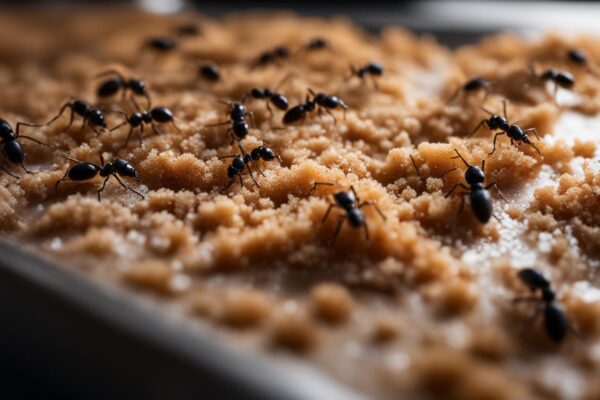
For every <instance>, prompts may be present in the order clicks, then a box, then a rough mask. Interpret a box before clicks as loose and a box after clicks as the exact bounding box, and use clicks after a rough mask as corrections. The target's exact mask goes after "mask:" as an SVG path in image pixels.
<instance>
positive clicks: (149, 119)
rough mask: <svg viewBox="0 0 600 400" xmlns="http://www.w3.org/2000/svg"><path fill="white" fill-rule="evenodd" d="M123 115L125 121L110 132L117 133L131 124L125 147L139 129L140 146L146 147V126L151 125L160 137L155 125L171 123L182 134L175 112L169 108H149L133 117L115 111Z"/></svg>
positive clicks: (135, 113) (133, 114) (132, 115)
mask: <svg viewBox="0 0 600 400" xmlns="http://www.w3.org/2000/svg"><path fill="white" fill-rule="evenodd" d="M115 112H118V113H120V114H122V115H123V116H124V117H125V121H123V122H122V123H120V124H119V125H117V126H115V127H114V128H112V129H111V130H110V131H111V132H112V131H115V130H117V129H119V128H120V127H122V126H123V125H125V124H129V134H128V135H127V140H126V141H125V143H124V144H123V147H125V146H127V144H128V143H129V140H130V139H131V136H132V134H133V130H134V129H135V128H137V127H140V135H139V140H140V146H143V145H144V124H150V126H151V127H152V130H153V131H154V133H155V134H157V135H160V131H159V130H158V128H157V127H156V125H155V123H159V124H167V123H170V124H171V125H172V126H173V128H175V130H176V131H177V132H181V130H180V129H179V127H177V125H176V124H175V118H174V117H173V112H172V111H171V110H170V109H169V108H167V107H162V106H161V107H149V108H148V109H147V110H146V111H136V112H134V113H132V114H131V115H129V116H128V115H127V113H125V112H124V111H115Z"/></svg>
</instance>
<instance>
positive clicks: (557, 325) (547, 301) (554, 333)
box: [513, 268, 576, 343]
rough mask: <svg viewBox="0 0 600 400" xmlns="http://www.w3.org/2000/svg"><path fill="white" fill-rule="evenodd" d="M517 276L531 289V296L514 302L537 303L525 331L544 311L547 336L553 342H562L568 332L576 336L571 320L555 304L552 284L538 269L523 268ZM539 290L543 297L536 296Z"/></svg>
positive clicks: (521, 297)
mask: <svg viewBox="0 0 600 400" xmlns="http://www.w3.org/2000/svg"><path fill="white" fill-rule="evenodd" d="M517 276H518V277H519V279H520V280H521V282H523V283H524V284H525V285H526V286H527V287H528V288H529V290H530V291H531V295H529V296H519V297H516V298H515V299H514V300H513V302H514V303H517V302H521V301H534V302H537V304H536V308H535V311H534V313H533V315H532V316H531V318H530V319H529V321H528V322H527V324H525V326H524V329H523V331H526V330H527V329H528V328H529V327H530V326H531V325H532V324H533V323H534V322H535V320H536V319H537V318H538V317H539V315H540V313H541V312H542V311H544V328H545V329H546V335H548V337H549V338H550V339H552V341H554V342H555V343H560V342H562V341H563V339H564V338H565V336H566V335H567V333H568V331H571V332H572V333H574V334H576V332H575V330H574V329H573V327H572V326H571V324H570V323H569V318H568V317H567V314H566V313H565V311H564V310H563V309H562V307H560V306H559V305H558V304H556V303H555V301H556V293H555V292H554V290H552V288H551V286H550V282H549V281H548V279H546V277H545V276H544V275H543V274H542V272H541V271H539V270H538V269H536V268H523V269H521V270H520V271H519V272H518V275H517ZM538 290H539V291H540V294H541V297H540V296H536V292H537V291H538Z"/></svg>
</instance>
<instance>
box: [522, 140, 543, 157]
mask: <svg viewBox="0 0 600 400" xmlns="http://www.w3.org/2000/svg"><path fill="white" fill-rule="evenodd" d="M525 143H527V144H528V145H530V146H531V147H533V149H534V150H535V151H537V153H538V154H539V155H540V156H541V155H542V153H540V150H539V149H538V148H537V147H536V145H535V144H533V143H531V142H530V141H529V140H528V141H527V142H525Z"/></svg>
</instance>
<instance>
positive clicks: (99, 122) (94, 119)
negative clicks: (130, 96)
mask: <svg viewBox="0 0 600 400" xmlns="http://www.w3.org/2000/svg"><path fill="white" fill-rule="evenodd" d="M88 113H89V115H88V118H89V121H90V123H91V124H92V126H99V127H102V128H106V119H105V118H104V114H103V113H102V111H100V110H99V109H97V108H93V109H91V110H88Z"/></svg>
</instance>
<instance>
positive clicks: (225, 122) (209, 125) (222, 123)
mask: <svg viewBox="0 0 600 400" xmlns="http://www.w3.org/2000/svg"><path fill="white" fill-rule="evenodd" d="M229 123H231V121H223V122H217V123H214V124H206V125H204V128H206V127H213V126H221V125H227V124H229Z"/></svg>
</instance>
